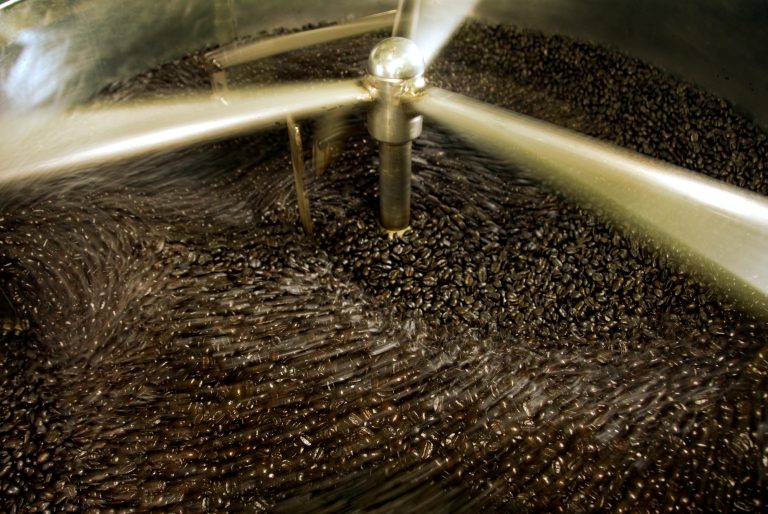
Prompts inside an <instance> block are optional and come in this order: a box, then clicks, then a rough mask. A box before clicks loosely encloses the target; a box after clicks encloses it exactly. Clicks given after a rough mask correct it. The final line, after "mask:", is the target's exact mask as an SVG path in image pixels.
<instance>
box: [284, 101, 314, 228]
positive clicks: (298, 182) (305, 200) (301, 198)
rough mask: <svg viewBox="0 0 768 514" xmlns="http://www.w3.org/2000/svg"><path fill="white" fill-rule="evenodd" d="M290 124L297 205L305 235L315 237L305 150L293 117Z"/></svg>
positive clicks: (287, 120) (289, 120)
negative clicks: (306, 175)
mask: <svg viewBox="0 0 768 514" xmlns="http://www.w3.org/2000/svg"><path fill="white" fill-rule="evenodd" d="M286 122H287V123H288V140H289V142H290V145H291V164H292V167H293V183H294V185H295V186H296V203H297V204H298V206H299V218H300V219H301V225H302V226H303V227H304V233H305V234H306V235H307V236H309V237H310V238H311V237H314V226H313V224H312V212H311V211H310V208H309V197H308V196H307V190H306V187H305V186H304V150H303V146H302V144H301V130H300V129H299V126H298V125H297V124H296V122H295V121H293V118H292V117H291V116H288V118H287V119H286Z"/></svg>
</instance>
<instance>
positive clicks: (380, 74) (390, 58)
mask: <svg viewBox="0 0 768 514" xmlns="http://www.w3.org/2000/svg"><path fill="white" fill-rule="evenodd" d="M424 68H425V65H424V57H423V56H422V55H421V50H419V47H418V46H416V43H414V42H413V41H411V40H410V39H405V38H404V37H391V38H388V39H385V40H384V41H382V42H381V43H379V44H378V45H376V46H375V47H374V48H373V50H371V55H370V57H368V73H370V74H371V75H373V76H374V77H376V78H381V79H393V80H409V79H412V78H415V77H418V76H419V75H421V74H423V73H424Z"/></svg>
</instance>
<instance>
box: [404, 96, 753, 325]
mask: <svg viewBox="0 0 768 514" xmlns="http://www.w3.org/2000/svg"><path fill="white" fill-rule="evenodd" d="M414 107H415V108H416V109H417V110H418V111H419V112H421V113H423V114H424V115H427V116H430V117H432V118H434V119H435V120H437V121H438V122H440V123H441V124H443V125H444V126H446V127H447V128H449V129H451V130H453V131H454V132H456V133H457V134H459V135H462V136H464V137H466V138H467V139H468V140H469V141H470V142H472V143H473V144H474V145H476V146H478V147H479V148H482V149H485V150H487V151H488V152H490V153H493V154H496V155H498V156H501V157H503V158H506V159H509V160H510V161H512V162H513V163H515V164H516V165H518V166H519V167H520V168H521V169H522V171H523V172H525V173H528V174H530V175H531V176H532V177H533V178H537V179H540V180H541V181H544V182H546V183H549V184H550V185H552V186H553V187H555V188H556V189H558V190H560V191H563V192H565V193H567V194H569V195H571V196H575V198H577V199H578V200H579V201H581V202H583V203H586V204H587V205H590V206H592V207H598V208H599V209H600V210H601V211H602V212H604V213H605V214H607V215H609V216H610V217H612V218H613V219H614V220H616V221H618V222H619V223H622V224H623V223H629V224H630V225H631V226H633V227H635V228H638V229H640V230H641V231H642V232H643V233H646V234H648V235H651V236H652V237H654V238H656V239H657V240H658V241H659V242H660V243H662V244H664V245H665V248H666V249H667V250H669V251H670V253H671V254H673V255H676V254H682V255H681V257H685V258H686V259H688V260H690V262H692V263H693V264H694V265H695V266H696V267H697V268H699V269H700V270H701V271H704V272H705V273H706V275H707V276H709V277H710V278H712V279H713V280H714V282H715V283H717V284H718V285H719V286H721V287H722V288H723V289H725V290H726V291H729V292H731V293H734V294H735V295H736V297H737V298H739V299H740V300H741V301H742V302H744V303H745V305H746V306H747V307H748V308H750V309H752V310H753V311H756V312H758V313H761V314H763V315H764V314H765V313H766V312H768V198H766V197H764V196H762V195H758V194H755V193H752V192H750V191H746V190H743V189H740V188H738V187H735V186H731V185H728V184H725V183H723V182H720V181H718V180H715V179H712V178H709V177H706V176H704V175H701V174H699V173H694V172H691V171H689V170H686V169H683V168H679V167H677V166H673V165H671V164H668V163H665V162H661V161H658V160H655V159H651V158H649V157H646V156H643V155H640V154H637V153H634V152H630V151H628V150H624V149H622V148H618V147H616V146H613V145H611V144H609V143H605V142H602V141H598V140H596V139H593V138H590V137H587V136H584V135H581V134H578V133H575V132H572V131H570V130H567V129H564V128H560V127H557V126H555V125H552V124H550V123H546V122H544V121H540V120H536V119H533V118H529V117H527V116H523V115H521V114H516V113H513V112H510V111H507V110H504V109H501V108H498V107H495V106H491V105H488V104H484V103H482V102H479V101H477V100H473V99H470V98H467V97H464V96H462V95H458V94H455V93H450V92H448V91H443V90H440V89H436V88H434V89H430V90H429V91H428V92H427V94H425V95H424V96H423V98H422V99H421V100H420V101H419V102H417V103H414Z"/></svg>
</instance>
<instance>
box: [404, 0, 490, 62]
mask: <svg viewBox="0 0 768 514" xmlns="http://www.w3.org/2000/svg"><path fill="white" fill-rule="evenodd" d="M406 3H407V2H406ZM476 4H477V0H419V2H418V5H417V6H416V10H417V12H416V13H415V14H414V15H413V16H414V20H415V23H414V24H413V25H412V27H411V31H412V32H411V34H410V35H409V36H407V37H408V39H410V40H412V41H413V42H414V43H416V46H418V47H419V50H421V53H422V55H423V56H424V62H425V63H426V64H427V66H429V64H430V63H432V61H434V60H435V57H437V55H438V53H439V52H440V50H442V48H443V47H444V46H445V45H446V43H448V40H449V39H450V38H451V36H452V35H453V33H454V32H455V31H456V30H457V29H458V28H459V25H460V24H461V22H462V21H463V20H464V19H465V18H467V17H468V16H470V15H471V13H472V10H473V9H474V8H475V5H476Z"/></svg>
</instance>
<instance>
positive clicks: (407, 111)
mask: <svg viewBox="0 0 768 514" xmlns="http://www.w3.org/2000/svg"><path fill="white" fill-rule="evenodd" d="M424 69H425V64H424V57H423V56H422V54H421V51H420V50H419V48H418V46H416V44H415V43H414V42H413V41H411V40H409V39H405V38H401V37H392V38H388V39H385V40H384V41H382V42H380V43H379V44H377V45H376V46H375V47H374V48H373V50H372V51H371V54H370V57H369V58H368V76H367V79H366V81H367V85H368V88H369V89H370V91H371V96H372V97H373V103H372V104H371V107H370V109H369V111H368V132H369V133H370V134H371V136H373V138H374V139H376V140H377V141H378V142H379V160H380V164H379V210H380V212H379V220H380V223H381V226H382V227H383V228H384V229H386V230H388V231H392V232H397V231H401V230H405V229H406V228H408V225H409V223H410V218H411V142H412V141H413V140H414V139H416V138H417V137H419V135H420V134H421V129H422V117H421V116H420V115H419V114H418V113H417V112H416V111H415V110H414V109H413V106H412V105H411V104H412V101H413V100H414V99H415V98H417V97H418V95H419V94H420V93H421V92H422V90H423V89H424V86H425V80H424Z"/></svg>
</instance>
